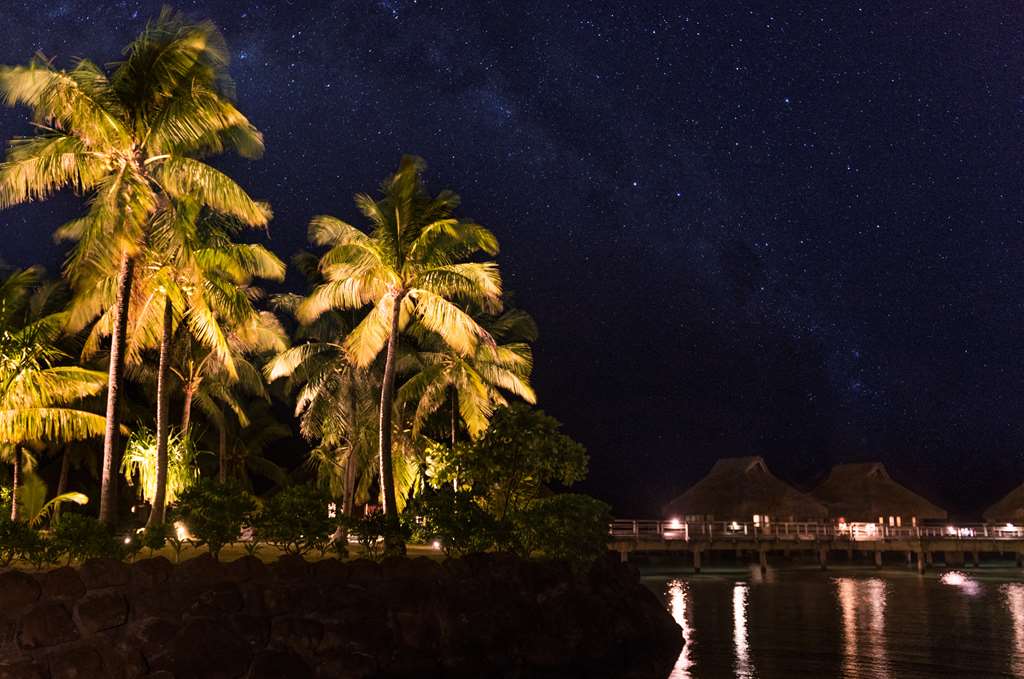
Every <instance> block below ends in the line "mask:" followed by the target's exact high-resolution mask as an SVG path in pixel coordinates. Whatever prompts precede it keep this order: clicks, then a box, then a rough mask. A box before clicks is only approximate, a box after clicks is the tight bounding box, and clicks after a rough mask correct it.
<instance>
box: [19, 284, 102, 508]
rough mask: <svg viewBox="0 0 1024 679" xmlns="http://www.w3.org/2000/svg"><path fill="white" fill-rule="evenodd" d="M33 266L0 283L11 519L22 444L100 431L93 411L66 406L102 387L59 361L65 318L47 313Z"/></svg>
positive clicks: (96, 375)
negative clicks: (11, 486) (10, 471)
mask: <svg viewBox="0 0 1024 679" xmlns="http://www.w3.org/2000/svg"><path fill="white" fill-rule="evenodd" d="M39 278H40V275H39V271H38V270H36V269H24V270H21V271H15V272H14V273H12V274H10V275H9V276H7V278H5V279H4V280H3V282H2V283H0V455H2V457H3V459H4V460H5V461H8V462H10V463H12V464H13V466H14V469H13V472H14V479H13V484H12V485H13V489H12V491H13V492H12V500H11V518H12V519H14V520H17V519H18V518H19V512H18V504H19V503H18V487H19V485H20V480H21V479H20V477H21V472H22V467H23V465H24V457H25V447H26V446H27V445H28V444H29V443H31V442H35V441H40V442H67V441H75V440H80V439H85V438H89V437H92V436H101V435H102V434H103V432H104V429H105V423H104V420H103V418H102V417H100V416H99V415H96V414H93V413H88V412H85V411H83V410H79V409H77V408H74V407H71V405H70V404H72V403H73V402H74V401H76V400H78V399H81V398H85V397H87V396H91V395H94V394H97V393H99V392H101V391H102V390H103V388H104V387H105V386H106V376H105V375H103V373H100V372H96V371H92V370H85V369H83V368H79V367H73V366H61V365H58V364H59V363H60V362H62V361H64V360H66V359H67V358H68V356H67V355H66V354H65V353H64V352H63V351H61V349H60V348H59V347H58V344H57V342H58V340H59V338H60V336H61V334H62V332H63V328H64V324H65V322H66V320H67V318H66V315H65V314H64V313H63V312H57V313H49V309H47V308H46V307H47V303H46V299H47V298H48V297H49V296H50V292H51V289H50V288H48V287H47V286H42V287H40V286H39Z"/></svg>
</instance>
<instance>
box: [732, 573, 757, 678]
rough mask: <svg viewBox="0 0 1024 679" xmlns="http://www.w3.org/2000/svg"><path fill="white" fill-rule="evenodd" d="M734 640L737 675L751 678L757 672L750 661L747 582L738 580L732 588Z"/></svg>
mask: <svg viewBox="0 0 1024 679" xmlns="http://www.w3.org/2000/svg"><path fill="white" fill-rule="evenodd" d="M732 618H733V627H732V630H733V631H732V640H733V645H734V646H735V647H736V677H737V679H750V678H752V677H755V676H756V675H757V673H756V672H755V671H754V666H753V665H752V664H751V662H750V644H749V641H748V639H747V584H746V583H745V582H737V583H736V586H735V587H733V588H732Z"/></svg>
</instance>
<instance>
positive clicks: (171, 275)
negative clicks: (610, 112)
mask: <svg viewBox="0 0 1024 679" xmlns="http://www.w3.org/2000/svg"><path fill="white" fill-rule="evenodd" d="M240 227H241V224H239V223H238V222H237V220H226V219H224V218H222V217H220V216H219V215H216V214H215V213H209V212H203V211H202V210H201V209H200V207H199V206H198V205H197V204H195V203H193V202H192V201H188V200H184V201H173V202H170V203H168V204H167V205H166V206H165V207H164V208H163V209H161V210H160V211H158V212H157V214H156V215H155V216H154V219H153V224H152V227H151V231H150V234H149V238H150V241H151V244H152V246H151V247H150V248H148V249H147V250H146V251H145V252H144V253H142V254H141V255H140V256H139V265H138V271H139V274H138V275H137V276H136V285H135V288H134V292H133V295H132V298H131V301H130V303H129V307H128V316H129V324H128V327H130V328H131V329H132V333H131V340H129V341H128V342H127V343H126V347H125V352H126V362H127V363H128V365H129V366H130V368H129V369H130V370H131V372H132V374H134V375H136V376H139V375H145V374H147V369H146V365H145V362H144V360H143V357H142V351H143V350H144V349H146V348H147V347H149V348H152V347H154V346H158V347H159V358H158V361H157V371H156V375H155V386H156V402H157V407H156V428H157V431H156V443H157V448H156V450H157V461H158V466H157V470H156V473H157V480H156V495H155V497H154V498H153V502H152V511H151V513H150V519H149V523H150V525H156V524H158V523H161V522H162V521H163V517H164V509H165V504H166V502H165V496H164V493H163V489H164V488H165V487H166V478H167V450H168V440H169V436H170V420H169V407H168V406H169V404H168V399H169V393H170V390H171V381H172V380H171V373H170V369H171V362H172V349H173V348H174V345H175V342H176V338H177V342H179V343H180V342H186V343H187V344H188V345H189V346H188V347H187V348H186V349H185V350H184V352H179V354H178V355H179V356H181V355H182V353H185V354H189V355H191V354H192V353H194V348H193V347H192V344H197V345H199V346H201V347H204V348H205V349H206V350H207V351H208V352H209V353H210V354H212V355H213V356H214V358H215V359H216V361H217V364H218V366H220V367H221V368H223V371H222V372H223V373H224V378H225V379H227V380H229V381H231V380H237V379H238V372H237V369H236V360H235V354H236V352H237V350H238V346H233V345H232V344H231V342H230V341H229V335H228V333H227V331H226V329H225V327H226V324H230V323H233V324H234V325H235V326H236V327H238V328H243V329H244V328H246V327H248V326H247V324H249V325H251V323H252V319H254V318H256V317H257V312H256V310H255V308H254V306H253V300H254V298H255V297H258V296H259V294H260V293H259V291H258V290H257V289H255V288H252V287H251V286H250V283H251V281H252V279H253V278H255V277H261V278H268V279H273V280H282V279H283V278H284V269H285V267H284V263H283V262H281V260H280V259H278V258H277V257H276V256H275V255H274V254H272V253H271V252H269V251H268V250H266V249H265V248H264V247H263V246H261V245H256V244H239V243H235V242H233V240H232V239H233V237H234V236H235V235H236V233H237V232H238V231H239V229H240ZM95 290H96V291H97V292H94V293H93V294H94V295H97V296H98V295H102V294H104V291H105V290H109V287H108V286H98V287H97V288H95ZM107 294H109V293H107ZM90 304H93V305H94V306H96V307H97V308H111V307H112V305H107V304H103V303H102V302H101V303H98V304H97V303H95V302H90ZM112 322H113V318H112V314H111V313H110V312H109V311H108V312H107V313H104V314H102V315H101V316H100V318H99V320H98V321H97V323H96V324H95V325H94V326H93V331H92V333H91V334H90V335H89V337H88V339H87V341H86V349H85V351H84V352H83V353H85V354H88V353H91V352H92V351H95V350H96V349H98V348H99V346H100V341H101V340H102V338H103V337H104V336H105V335H106V334H109V333H110V332H111V331H112ZM175 322H177V330H176V329H175ZM245 332H248V333H249V334H252V332H255V331H245ZM280 334H281V333H280V331H279V332H278V335H280ZM243 335H244V333H243V331H241V330H236V337H235V339H236V344H237V340H238V338H239V337H242V341H243V342H244V341H245V339H244V336H243ZM272 346H273V347H277V346H278V345H277V344H273V345H272ZM243 367H244V366H243ZM248 372H249V373H251V372H252V371H251V370H249V371H248ZM249 376H250V377H251V375H249ZM261 386H262V385H259V387H261ZM186 400H187V404H186V411H188V412H190V411H191V404H192V394H191V393H190V392H189V393H187V394H186ZM186 425H187V422H186ZM221 430H222V431H223V428H221ZM183 431H187V426H186V427H185V428H183ZM222 448H223V445H222Z"/></svg>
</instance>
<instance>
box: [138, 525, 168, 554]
mask: <svg viewBox="0 0 1024 679" xmlns="http://www.w3.org/2000/svg"><path fill="white" fill-rule="evenodd" d="M169 534H170V527H169V526H168V525H167V524H160V525H158V526H150V527H148V528H146V529H145V530H144V531H142V532H141V533H140V534H139V537H138V542H139V546H140V547H145V548H147V549H148V550H149V555H150V556H152V555H153V553H154V552H158V551H160V550H161V549H163V548H164V545H166V544H167V538H168V536H169Z"/></svg>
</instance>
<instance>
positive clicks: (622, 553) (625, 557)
mask: <svg viewBox="0 0 1024 679" xmlns="http://www.w3.org/2000/svg"><path fill="white" fill-rule="evenodd" d="M627 561H629V550H627V549H620V550H619V562H620V563H626V562H627Z"/></svg>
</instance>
